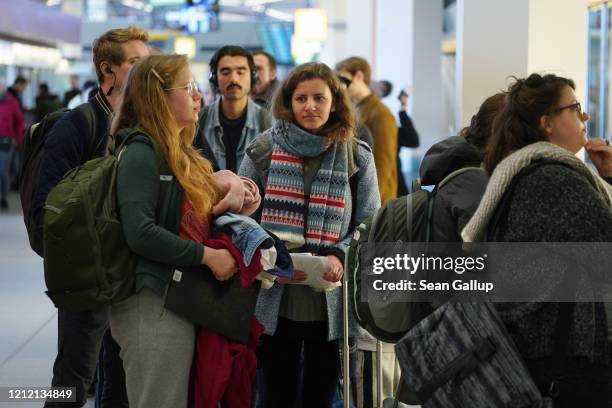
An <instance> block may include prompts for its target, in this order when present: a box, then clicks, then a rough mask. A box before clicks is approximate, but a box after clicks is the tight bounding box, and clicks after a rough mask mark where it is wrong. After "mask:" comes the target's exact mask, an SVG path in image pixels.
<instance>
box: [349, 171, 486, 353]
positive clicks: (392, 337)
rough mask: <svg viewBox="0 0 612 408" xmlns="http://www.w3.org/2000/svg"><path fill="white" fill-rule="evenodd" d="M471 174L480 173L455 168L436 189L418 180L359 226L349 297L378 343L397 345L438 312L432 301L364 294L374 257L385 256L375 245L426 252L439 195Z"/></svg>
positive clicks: (353, 242) (353, 246)
mask: <svg viewBox="0 0 612 408" xmlns="http://www.w3.org/2000/svg"><path fill="white" fill-rule="evenodd" d="M467 171H482V169H480V168H479V167H464V168H461V169H458V170H455V171H454V172H452V173H450V174H449V175H447V176H446V177H445V178H444V180H442V181H441V182H440V183H438V184H437V185H436V186H435V187H434V189H433V191H429V190H426V189H424V188H421V185H420V183H419V182H418V181H417V182H416V183H413V186H412V191H413V192H412V193H410V194H408V195H406V196H403V197H398V198H395V199H393V200H389V201H387V202H386V203H385V205H384V206H383V207H381V208H380V209H379V210H378V211H376V212H375V213H374V214H373V215H372V216H371V217H370V218H368V219H367V220H366V221H365V222H363V223H361V224H360V225H359V226H357V227H356V228H355V232H354V234H353V238H352V240H351V243H350V244H349V249H348V252H347V256H346V262H345V268H344V269H345V272H346V273H348V274H349V275H348V278H349V298H350V301H351V302H352V306H353V311H354V314H355V318H356V320H357V321H358V322H359V325H360V326H361V327H363V328H364V329H365V330H366V331H367V332H368V333H370V334H371V335H372V336H374V337H376V338H377V339H378V340H382V341H386V342H388V343H395V342H397V341H398V340H399V339H401V338H402V337H403V336H404V334H406V333H407V332H408V330H410V329H411V328H412V327H413V326H414V325H416V324H417V323H419V322H420V321H421V320H423V319H424V318H425V317H427V316H429V315H430V314H431V313H432V312H433V311H434V309H433V307H432V305H431V304H430V303H428V302H406V301H396V300H395V299H394V298H393V297H392V296H390V295H389V294H388V293H387V292H384V291H381V292H376V293H367V296H366V293H362V289H363V287H362V281H365V280H367V278H368V277H367V275H369V274H371V271H372V265H373V257H374V256H380V255H381V254H379V253H375V247H373V246H372V245H376V244H382V243H386V244H390V243H392V244H401V243H409V242H412V243H419V245H425V248H423V249H424V250H425V251H427V246H428V245H427V244H428V243H429V241H430V237H431V227H432V219H433V218H432V215H433V207H434V200H435V197H436V193H437V192H438V190H439V189H441V188H443V187H444V185H446V184H447V183H448V182H449V181H451V180H452V179H454V178H455V177H457V176H458V175H460V174H462V173H464V172H467ZM395 247H396V246H394V248H395ZM397 248H399V246H397ZM379 249H380V247H379ZM366 298H367V301H365V299H366Z"/></svg>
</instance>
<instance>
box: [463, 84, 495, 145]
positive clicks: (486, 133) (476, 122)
mask: <svg viewBox="0 0 612 408" xmlns="http://www.w3.org/2000/svg"><path fill="white" fill-rule="evenodd" d="M505 97H506V93H505V92H500V93H497V94H495V95H492V96H489V97H488V98H487V99H485V101H484V102H483V103H482V105H480V109H478V112H477V113H476V114H475V115H474V116H472V121H471V122H470V126H467V127H464V128H463V129H462V130H461V132H460V134H459V135H460V136H463V137H464V138H465V139H466V140H467V141H468V142H469V143H470V144H471V145H472V146H474V147H476V148H477V149H478V150H480V154H481V155H482V156H484V153H485V150H486V147H487V144H488V143H489V140H490V139H491V133H492V132H493V120H494V119H495V116H497V114H498V113H499V111H501V109H502V107H503V106H504V100H505Z"/></svg>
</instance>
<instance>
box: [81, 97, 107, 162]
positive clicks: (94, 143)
mask: <svg viewBox="0 0 612 408" xmlns="http://www.w3.org/2000/svg"><path fill="white" fill-rule="evenodd" d="M74 109H76V110H78V111H79V112H81V113H82V114H83V116H84V117H85V120H86V121H87V125H88V129H89V136H90V139H89V145H88V146H89V147H88V149H87V152H88V156H87V157H88V158H91V157H93V155H94V153H95V152H96V151H97V150H98V149H99V148H100V146H101V145H102V144H103V143H104V142H105V140H106V134H103V135H102V136H100V135H97V134H96V130H97V120H96V112H95V111H94V109H93V106H91V103H89V102H86V103H82V104H80V105H79V106H77V107H76V108H74Z"/></svg>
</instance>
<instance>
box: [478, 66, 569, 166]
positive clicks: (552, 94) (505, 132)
mask: <svg viewBox="0 0 612 408" xmlns="http://www.w3.org/2000/svg"><path fill="white" fill-rule="evenodd" d="M513 78H514V79H515V82H514V83H513V84H511V85H510V86H509V87H508V92H507V95H506V98H505V103H504V106H503V108H502V109H501V111H500V112H499V114H498V115H497V117H496V118H495V121H494V122H493V134H492V136H491V141H490V143H489V144H488V147H487V149H486V153H485V157H484V160H483V162H484V165H485V169H486V170H487V172H488V173H489V174H491V173H493V170H495V167H497V165H498V164H499V162H501V161H502V160H503V159H504V158H505V157H507V156H508V155H510V154H511V153H512V152H514V151H516V150H519V149H521V148H523V147H525V146H527V145H530V144H532V143H536V142H540V141H546V140H547V138H546V135H545V134H544V132H543V131H542V129H540V118H541V117H542V116H543V115H552V114H553V113H554V112H555V111H556V109H557V108H558V105H559V100H560V99H561V93H562V92H563V89H565V87H567V86H569V87H571V88H572V89H576V85H575V84H574V81H572V80H571V79H568V78H563V77H559V76H556V75H552V74H548V75H544V76H542V75H539V74H531V75H529V77H528V78H526V79H518V78H515V77H513Z"/></svg>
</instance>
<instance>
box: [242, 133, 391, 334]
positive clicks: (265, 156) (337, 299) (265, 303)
mask: <svg viewBox="0 0 612 408" xmlns="http://www.w3.org/2000/svg"><path fill="white" fill-rule="evenodd" d="M358 144H359V148H358V157H357V159H356V160H349V170H348V171H349V176H352V175H354V177H357V184H356V185H357V191H358V194H357V202H356V203H353V201H352V195H351V192H350V191H349V189H347V191H346V197H345V200H346V207H345V211H344V218H343V220H342V229H341V233H340V236H341V237H343V238H342V239H341V240H340V241H339V242H338V243H337V244H336V249H338V250H340V251H341V252H342V253H345V252H346V250H347V248H348V244H349V243H350V240H351V237H352V233H353V231H352V230H353V229H354V226H351V216H352V213H353V211H355V214H354V223H355V225H359V224H360V223H361V222H363V221H365V220H366V219H367V218H368V217H369V216H370V215H372V214H373V213H374V211H376V210H377V209H378V208H380V195H379V193H378V182H377V177H376V167H375V166H374V156H373V155H372V151H371V150H370V148H369V147H368V145H367V144H366V143H364V142H358ZM348 150H349V151H351V149H348ZM271 153H272V141H271V134H270V132H264V133H262V134H261V135H260V136H259V137H258V138H257V139H256V140H255V141H254V142H253V143H252V144H251V145H249V146H248V147H247V149H246V155H245V156H244V159H243V161H242V165H241V166H240V170H239V171H238V174H239V175H241V176H246V177H249V178H250V179H252V180H253V181H255V182H256V183H257V185H258V186H259V188H260V193H261V196H262V197H263V196H264V191H265V187H264V186H265V185H266V181H267V169H268V167H269V162H270V157H271ZM349 184H350V183H349ZM341 259H344V258H341ZM283 290H284V285H281V284H279V283H275V284H274V286H272V287H271V288H270V289H262V290H260V291H259V297H258V299H257V307H256V310H255V316H256V317H257V319H258V320H259V321H260V322H261V323H262V324H263V325H264V326H265V333H266V334H268V335H274V332H275V331H276V325H277V323H278V311H279V308H280V303H281V299H282V297H283ZM325 298H326V300H327V321H328V336H327V337H328V340H335V339H339V338H341V337H342V289H341V288H340V287H339V288H336V289H335V290H332V291H329V292H325ZM349 329H350V331H351V335H352V336H356V335H357V334H358V333H357V323H356V322H355V320H354V317H353V313H349Z"/></svg>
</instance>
